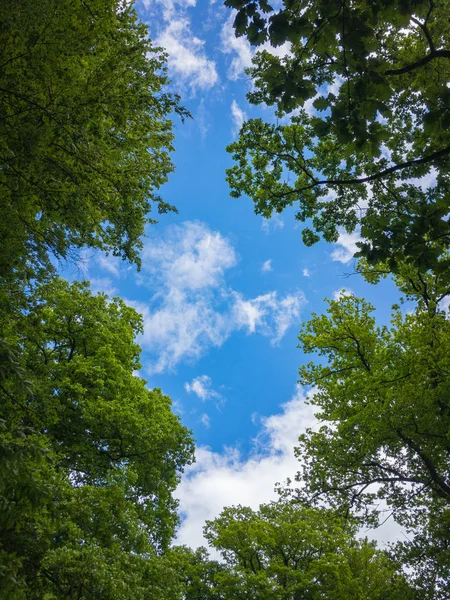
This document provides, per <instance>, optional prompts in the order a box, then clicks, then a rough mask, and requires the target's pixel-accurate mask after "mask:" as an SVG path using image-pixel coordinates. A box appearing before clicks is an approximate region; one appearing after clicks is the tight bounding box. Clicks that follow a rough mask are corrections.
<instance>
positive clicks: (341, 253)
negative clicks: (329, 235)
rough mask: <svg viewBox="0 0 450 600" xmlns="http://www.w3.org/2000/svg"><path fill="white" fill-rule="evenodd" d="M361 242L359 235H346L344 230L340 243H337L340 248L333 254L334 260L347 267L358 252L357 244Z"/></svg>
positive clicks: (341, 233) (340, 236) (355, 233)
mask: <svg viewBox="0 0 450 600" xmlns="http://www.w3.org/2000/svg"><path fill="white" fill-rule="evenodd" d="M361 240H362V238H361V236H360V235H359V233H357V232H353V233H346V232H345V231H344V230H341V232H340V233H339V238H338V241H337V242H336V246H338V247H337V248H336V249H335V250H333V252H332V253H331V258H332V260H334V261H337V262H341V263H343V264H345V265H346V264H348V263H349V262H350V261H351V260H352V258H353V255H354V254H355V252H358V246H357V245H356V242H360V241H361ZM339 246H340V247H339Z"/></svg>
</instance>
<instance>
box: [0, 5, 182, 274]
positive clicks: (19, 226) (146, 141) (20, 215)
mask: <svg viewBox="0 0 450 600" xmlns="http://www.w3.org/2000/svg"><path fill="white" fill-rule="evenodd" d="M0 22H1V24H2V27H1V32H0V54H1V61H0V112H1V114H2V119H1V121H0V195H1V199H2V221H1V223H0V239H1V240H2V253H1V258H0V275H2V276H7V275H8V276H11V274H12V276H16V277H17V276H18V274H19V273H20V272H21V271H22V272H23V270H24V269H25V268H26V267H27V266H28V267H30V266H34V267H36V266H41V267H42V266H44V267H48V266H49V257H50V256H56V257H57V258H67V257H68V256H70V254H71V252H73V251H74V249H77V248H80V247H82V246H86V245H88V246H90V247H95V248H101V249H103V250H106V251H108V252H112V253H114V254H116V255H118V256H122V257H123V258H126V259H128V260H131V261H134V262H136V263H138V264H139V249H140V247H141V241H140V239H141V237H142V235H143V233H144V226H145V224H146V223H148V222H151V221H152V219H151V218H150V217H149V214H148V213H149V212H150V210H151V208H152V205H153V204H156V206H157V209H158V211H159V212H160V213H164V212H166V211H168V210H174V207H172V206H169V205H168V204H167V203H165V202H164V201H163V200H162V199H161V198H160V197H159V196H158V195H157V190H158V188H159V187H160V186H161V184H162V183H164V182H165V181H166V179H167V175H168V174H169V173H170V172H171V171H172V170H173V165H172V162H171V160H170V157H169V153H170V151H171V150H172V142H173V134H172V122H171V120H170V114H171V113H172V112H174V111H175V112H177V113H179V114H180V115H181V116H182V117H183V116H185V115H187V112H186V111H185V110H184V109H183V108H181V107H180V105H179V99H178V97H177V96H175V95H172V94H170V93H168V92H167V91H166V90H165V87H166V84H167V76H166V68H165V58H166V57H165V55H164V53H163V52H162V51H161V50H160V49H157V48H155V47H154V46H153V45H152V43H151V41H150V39H149V37H148V31H147V27H146V26H145V25H144V24H143V23H142V22H141V21H139V20H138V18H137V16H136V13H135V11H134V9H133V8H132V5H131V4H130V3H129V2H127V1H126V0H93V1H90V2H88V3H86V2H82V1H79V0H76V1H72V0H70V1H69V0H43V1H42V2H39V3H36V2H32V1H31V0H21V1H20V2H17V1H15V0H5V1H4V2H2V3H1V6H0Z"/></svg>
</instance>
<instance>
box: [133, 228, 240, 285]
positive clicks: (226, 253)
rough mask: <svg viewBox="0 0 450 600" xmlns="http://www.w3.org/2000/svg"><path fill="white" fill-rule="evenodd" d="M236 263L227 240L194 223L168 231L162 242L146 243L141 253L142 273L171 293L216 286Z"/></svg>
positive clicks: (233, 252) (234, 254)
mask: <svg viewBox="0 0 450 600" xmlns="http://www.w3.org/2000/svg"><path fill="white" fill-rule="evenodd" d="M236 262H237V256H236V253H235V251H234V249H233V247H232V246H231V244H230V243H229V241H228V240H227V239H226V238H224V237H222V236H221V234H220V233H219V232H217V231H215V232H214V231H210V229H209V228H208V227H207V226H206V225H205V224H203V223H200V222H194V221H187V222H185V223H184V224H183V225H181V226H173V227H170V228H168V230H167V234H166V238H165V239H160V240H159V241H158V240H152V241H150V240H149V241H148V243H147V244H146V245H145V247H144V249H143V251H142V263H143V265H142V269H143V271H144V272H145V273H146V274H150V275H151V280H152V281H154V280H155V277H156V278H157V279H159V281H160V282H161V283H163V284H164V286H165V287H167V288H168V289H169V290H172V291H175V290H176V291H182V290H201V289H202V288H209V287H214V288H215V287H218V286H219V285H220V284H222V283H223V276H224V273H225V271H226V270H227V269H229V268H230V267H233V266H234V265H235V264H236Z"/></svg>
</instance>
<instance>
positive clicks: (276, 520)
mask: <svg viewBox="0 0 450 600" xmlns="http://www.w3.org/2000/svg"><path fill="white" fill-rule="evenodd" d="M354 533H355V527H354V524H352V523H351V521H349V520H347V521H344V520H343V519H339V518H336V516H335V515H333V513H332V512H331V511H327V510H317V509H314V508H311V507H306V506H301V505H299V504H298V503H292V502H286V501H279V502H276V503H275V502H274V503H270V504H264V505H261V506H260V508H259V510H258V511H253V510H252V509H250V508H248V507H243V506H237V507H230V508H226V509H225V510H224V511H223V512H222V513H221V515H220V516H219V517H218V518H217V519H215V520H214V521H207V524H206V528H205V535H206V537H207V539H208V541H209V542H210V544H212V545H213V547H214V548H216V549H218V550H220V552H221V553H222V556H223V559H224V560H225V567H226V568H225V570H224V572H223V573H221V574H219V575H218V578H219V580H220V587H221V588H222V589H223V590H224V594H225V598H230V599H239V600H245V599H250V598H261V599H264V600H266V599H267V600H269V599H270V600H281V599H285V600H315V599H317V600H318V599H319V598H320V599H324V598H330V599H331V598H333V599H336V600H337V599H339V598H343V599H344V598H345V599H347V598H354V599H355V600H357V599H361V600H362V599H363V598H364V599H365V600H375V599H380V600H381V599H382V598H384V599H386V600H387V599H389V598H392V599H394V598H398V597H400V596H402V597H405V598H413V590H412V589H411V588H409V587H408V586H407V584H406V582H405V580H404V579H403V577H402V576H401V575H400V574H399V573H398V571H397V567H396V565H395V563H394V562H392V561H390V559H389V558H388V557H387V555H386V554H385V553H383V552H380V551H378V550H376V549H375V545H374V544H370V543H368V542H367V541H357V540H356V539H355V538H354V537H353V535H354Z"/></svg>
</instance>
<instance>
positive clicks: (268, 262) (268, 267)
mask: <svg viewBox="0 0 450 600" xmlns="http://www.w3.org/2000/svg"><path fill="white" fill-rule="evenodd" d="M261 271H262V272H263V273H269V272H270V271H272V259H270V258H269V259H268V260H266V261H264V262H263V264H262V267H261Z"/></svg>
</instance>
